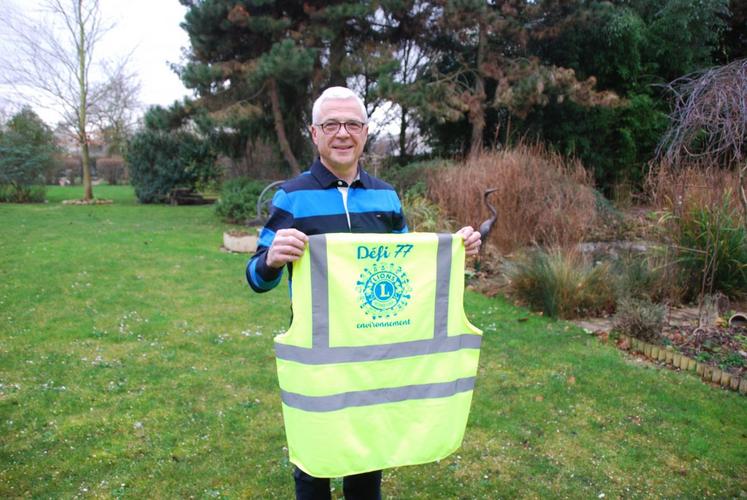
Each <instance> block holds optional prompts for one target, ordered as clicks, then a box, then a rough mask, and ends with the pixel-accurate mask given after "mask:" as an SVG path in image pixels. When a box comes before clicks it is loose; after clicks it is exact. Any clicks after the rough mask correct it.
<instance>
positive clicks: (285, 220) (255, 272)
mask: <svg viewBox="0 0 747 500" xmlns="http://www.w3.org/2000/svg"><path fill="white" fill-rule="evenodd" d="M345 191H347V193H346V192H345ZM287 228H294V229H298V230H299V231H301V232H302V233H304V234H306V235H309V236H311V235H314V234H322V233H405V232H407V224H406V223H405V216H404V214H403V212H402V204H401V203H400V201H399V197H398V196H397V193H396V192H395V191H394V188H393V187H392V186H391V185H389V184H387V183H386V182H384V181H382V180H381V179H377V178H376V177H374V176H372V175H369V174H368V172H366V171H365V170H363V169H362V168H361V167H360V166H359V167H358V177H357V178H356V180H354V181H353V182H352V183H351V184H350V185H349V186H348V183H347V182H345V181H343V180H340V179H338V178H337V176H336V175H334V174H333V173H332V172H330V171H329V170H327V168H326V167H325V166H324V165H322V163H321V162H320V161H319V159H318V158H317V160H316V161H315V162H314V163H313V164H312V165H311V168H309V170H307V171H306V172H304V173H302V174H301V175H299V176H298V177H296V178H294V179H291V180H289V181H287V182H284V183H283V184H282V185H281V186H280V188H278V190H277V192H276V193H275V196H274V197H273V198H272V206H271V208H270V218H269V219H268V220H267V223H266V224H265V226H264V227H263V228H262V231H261V232H260V234H259V242H258V245H257V253H255V254H254V256H253V257H252V258H251V259H250V260H249V262H248V263H247V266H246V279H247V281H248V282H249V285H250V286H251V287H252V289H253V290H254V291H256V292H266V291H268V290H271V289H272V288H274V287H275V286H277V284H278V283H279V282H280V278H281V276H282V272H283V270H282V268H280V269H274V268H271V267H269V266H267V264H266V258H267V251H268V249H269V248H270V245H271V244H272V240H273V239H274V238H275V233H276V232H277V231H278V230H280V229H287ZM290 271H291V267H290V266H288V273H289V279H290Z"/></svg>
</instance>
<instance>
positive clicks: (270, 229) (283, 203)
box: [246, 190, 293, 293]
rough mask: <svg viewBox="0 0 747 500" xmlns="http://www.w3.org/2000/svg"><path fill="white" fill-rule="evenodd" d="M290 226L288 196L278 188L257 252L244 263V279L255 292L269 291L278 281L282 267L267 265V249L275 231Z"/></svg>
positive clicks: (291, 219) (291, 218) (290, 217)
mask: <svg viewBox="0 0 747 500" xmlns="http://www.w3.org/2000/svg"><path fill="white" fill-rule="evenodd" d="M292 226H293V215H292V213H291V212H290V211H289V210H288V197H287V195H286V193H285V192H284V191H283V190H278V191H277V192H276V193H275V196H273V198H272V204H271V207H270V218H269V219H268V220H267V223H266V224H265V226H264V227H263V228H262V230H261V231H260V233H259V241H258V243H257V252H256V253H255V254H254V255H253V256H252V258H251V259H249V262H248V263H247V265H246V280H247V282H248V283H249V286H251V287H252V290H254V291H255V292H259V293H263V292H267V291H270V290H272V289H273V288H275V287H276V286H277V285H278V283H280V278H281V277H282V275H283V269H282V268H279V269H276V268H273V267H270V266H268V265H267V251H268V250H269V249H270V246H271V245H272V241H273V240H274V239H275V233H276V232H277V231H279V230H280V229H287V228H289V227H292Z"/></svg>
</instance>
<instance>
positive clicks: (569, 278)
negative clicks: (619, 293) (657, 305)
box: [506, 248, 615, 319]
mask: <svg viewBox="0 0 747 500" xmlns="http://www.w3.org/2000/svg"><path fill="white" fill-rule="evenodd" d="M610 269H611V268H610V265H609V263H601V264H598V265H593V263H591V262H589V261H588V260H586V259H585V258H584V257H583V256H582V255H581V254H580V253H578V252H576V251H573V250H564V249H561V248H553V249H550V250H544V249H537V250H534V251H530V252H528V253H526V254H524V255H523V256H521V257H519V259H517V260H516V261H514V262H512V263H510V264H508V265H507V269H506V275H507V277H508V278H509V286H510V288H511V290H512V292H513V293H514V294H515V296H516V297H517V298H519V299H520V300H521V301H523V302H525V303H526V304H528V305H529V306H530V307H532V308H534V309H538V310H541V311H542V313H543V314H545V315H546V316H550V317H559V318H565V319H569V318H575V317H578V316H582V315H590V316H598V315H602V314H604V313H609V312H611V311H612V310H614V305H615V284H614V281H613V279H612V276H611V272H610Z"/></svg>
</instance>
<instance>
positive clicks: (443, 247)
mask: <svg viewBox="0 0 747 500" xmlns="http://www.w3.org/2000/svg"><path fill="white" fill-rule="evenodd" d="M452 238H453V236H452V235H451V234H439V235H438V252H437V256H436V293H435V295H436V298H435V307H434V311H435V312H434V327H433V338H430V339H423V340H412V341H408V342H397V343H393V344H377V345H369V346H355V347H351V346H340V347H330V346H329V263H328V261H327V237H326V236H325V235H323V234H321V235H314V236H311V237H309V252H310V259H311V308H312V324H311V345H312V348H307V347H298V346H293V345H287V344H281V343H278V342H276V343H275V355H276V356H277V357H278V358H279V359H285V360H288V361H296V362H298V363H304V364H309V365H322V364H326V363H350V362H356V361H376V360H379V359H395V358H406V357H411V356H421V355H424V354H435V353H440V352H452V351H458V350H460V349H479V348H480V343H481V342H482V336H481V335H473V334H464V335H455V336H452V337H449V336H448V323H449V295H450V294H449V289H450V286H451V242H452Z"/></svg>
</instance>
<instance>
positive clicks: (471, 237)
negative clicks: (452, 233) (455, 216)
mask: <svg viewBox="0 0 747 500" xmlns="http://www.w3.org/2000/svg"><path fill="white" fill-rule="evenodd" d="M456 234H458V235H459V236H461V237H462V239H464V250H465V251H466V252H467V255H477V252H479V251H480V245H481V244H482V240H480V232H479V231H475V230H474V229H472V226H465V227H463V228H462V229H460V230H459V231H457V232H456Z"/></svg>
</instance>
